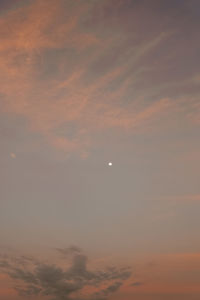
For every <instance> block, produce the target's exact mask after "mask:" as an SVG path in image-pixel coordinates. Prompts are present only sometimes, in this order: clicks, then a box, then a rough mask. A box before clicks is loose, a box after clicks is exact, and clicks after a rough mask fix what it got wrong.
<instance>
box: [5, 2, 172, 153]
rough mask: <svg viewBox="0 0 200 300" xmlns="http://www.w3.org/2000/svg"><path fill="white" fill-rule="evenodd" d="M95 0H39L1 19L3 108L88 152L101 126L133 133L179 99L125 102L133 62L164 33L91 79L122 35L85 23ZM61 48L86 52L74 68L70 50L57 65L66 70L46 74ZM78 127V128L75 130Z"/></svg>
mask: <svg viewBox="0 0 200 300" xmlns="http://www.w3.org/2000/svg"><path fill="white" fill-rule="evenodd" d="M90 5H91V4H90ZM90 5H89V4H88V2H87V3H83V2H80V3H79V6H78V5H74V6H73V5H72V6H69V7H67V9H66V7H65V2H64V1H62V0H59V1H56V2H55V1H53V0H51V1H41V0H37V1H34V2H31V4H27V5H24V6H22V7H20V8H17V9H15V10H13V11H9V12H8V13H7V14H5V15H4V16H1V18H0V28H1V29H0V67H1V70H2V73H1V75H0V80H1V84H0V92H1V94H2V95H3V101H2V108H3V112H4V113H11V114H17V115H19V116H22V117H25V118H26V119H27V120H28V122H29V126H30V127H29V128H30V129H31V130H33V131H35V132H38V133H40V134H41V135H42V136H43V137H44V138H45V139H46V140H47V141H48V142H49V144H51V145H53V146H56V147H58V148H59V149H63V150H65V151H68V152H73V151H78V152H80V149H82V150H81V153H82V154H81V155H85V154H84V153H86V152H87V148H88V147H89V144H90V136H91V135H92V134H93V133H95V132H96V131H99V130H104V129H109V128H121V129H122V130H128V131H131V132H132V130H133V129H134V130H136V129H137V128H140V127H146V128H148V124H149V123H151V122H152V121H154V120H155V119H156V118H157V116H160V115H162V114H163V113H165V112H166V111H167V110H168V109H169V107H170V105H171V104H170V100H168V99H160V100H157V101H155V102H150V103H149V104H147V103H145V102H144V101H143V100H142V101H138V99H134V97H133V99H132V101H131V103H127V104H126V103H124V101H123V99H124V98H125V97H126V93H127V90H128V89H129V88H130V86H131V85H132V83H133V82H134V80H135V79H134V77H133V78H128V77H126V79H124V78H123V77H124V76H125V75H126V73H127V70H128V69H129V65H130V64H134V63H135V62H136V61H137V59H139V58H140V57H141V56H142V55H144V54H145V53H147V52H148V51H149V50H151V49H152V47H155V46H156V45H157V44H158V43H159V42H160V41H161V40H162V39H163V38H165V35H163V34H161V35H159V36H158V37H156V38H155V40H153V41H152V42H150V43H147V44H146V45H144V46H142V47H141V48H140V49H138V51H136V53H134V55H133V57H132V56H131V55H129V56H128V57H127V60H125V61H123V60H122V62H121V63H120V64H119V65H117V66H115V67H112V68H109V70H108V71H106V72H104V74H102V75H99V76H96V77H95V78H94V79H92V80H89V79H88V80H86V79H87V77H88V76H89V70H90V68H91V66H92V65H93V63H94V62H96V61H98V60H99V59H100V58H101V56H102V55H105V54H106V52H107V51H112V46H113V43H116V41H115V39H116V38H113V39H111V40H110V39H106V40H105V41H104V43H103V42H102V41H101V42H100V40H99V38H97V35H95V32H92V33H91V32H89V31H88V30H83V29H82V28H81V25H80V23H81V20H82V19H83V17H86V16H87V13H88V11H89V7H90ZM91 46H92V47H93V48H92V51H91V55H86V58H85V51H86V49H87V50H88V51H89V49H90V47H91ZM56 49H57V50H58V49H60V50H63V51H65V50H66V49H73V50H74V51H75V52H76V53H78V55H79V56H80V58H81V57H82V58H81V59H80V63H79V64H77V65H76V64H74V65H73V68H72V70H70V71H68V70H67V65H68V64H67V63H66V61H67V60H69V62H70V58H69V57H68V56H65V55H62V56H61V58H60V59H61V61H59V62H58V63H57V65H56V67H55V68H56V70H58V75H57V76H53V77H52V78H51V77H50V78H48V76H47V77H46V78H45V77H42V74H43V71H44V70H45V68H48V64H51V61H46V62H45V60H46V57H47V55H48V51H50V50H54V51H55V50H56ZM54 55H56V52H55V54H54ZM79 56H77V57H79ZM55 57H56V56H55ZM54 59H55V58H54ZM62 63H64V64H65V67H63V66H62ZM74 63H76V62H74ZM47 75H48V74H47ZM117 81H120V83H119V84H118V85H117V87H116V88H115V89H112V88H111V85H112V84H113V83H115V82H117ZM129 98H130V96H129ZM71 126H73V127H74V130H73V133H72V134H69V133H68V132H69V131H70V129H69V128H70V127H71ZM61 127H65V128H66V130H65V132H64V134H59V132H60V128H61Z"/></svg>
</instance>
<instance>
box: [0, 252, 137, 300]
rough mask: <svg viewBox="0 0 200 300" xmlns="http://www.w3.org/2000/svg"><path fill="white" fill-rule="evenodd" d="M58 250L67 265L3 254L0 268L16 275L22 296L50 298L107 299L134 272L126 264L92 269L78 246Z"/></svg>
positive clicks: (63, 299) (16, 282) (62, 299)
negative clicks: (118, 266) (124, 265)
mask: <svg viewBox="0 0 200 300" xmlns="http://www.w3.org/2000/svg"><path fill="white" fill-rule="evenodd" d="M56 250H57V251H58V252H59V253H60V254H61V255H62V256H63V258H64V260H63V265H65V261H66V263H70V265H69V266H68V267H61V266H58V265H54V264H49V263H46V262H45V263H44V262H41V261H37V260H36V259H34V258H29V257H25V256H21V257H18V258H14V259H13V258H11V257H8V256H6V255H4V256H3V255H2V256H1V260H0V270H1V271H3V273H6V274H8V275H9V277H10V278H12V279H13V281H14V283H15V289H16V290H17V291H18V293H19V295H20V296H22V297H25V298H26V297H31V296H32V297H33V298H34V299H36V298H35V297H36V296H38V297H39V296H46V297H47V299H51V300H72V299H74V300H79V299H87V300H89V299H90V300H101V299H102V300H104V299H107V297H108V296H109V295H110V294H112V293H113V292H116V291H117V290H118V289H119V288H120V287H121V286H122V284H123V283H124V281H126V280H127V279H128V278H129V277H130V275H131V272H130V268H127V267H123V268H116V267H106V268H102V269H101V270H89V269H88V266H87V263H88V257H87V256H86V255H85V254H84V253H83V252H82V251H81V249H79V248H78V247H75V246H72V247H69V248H66V249H56ZM86 289H88V290H89V291H90V292H87V291H86ZM91 291H92V292H91Z"/></svg>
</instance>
